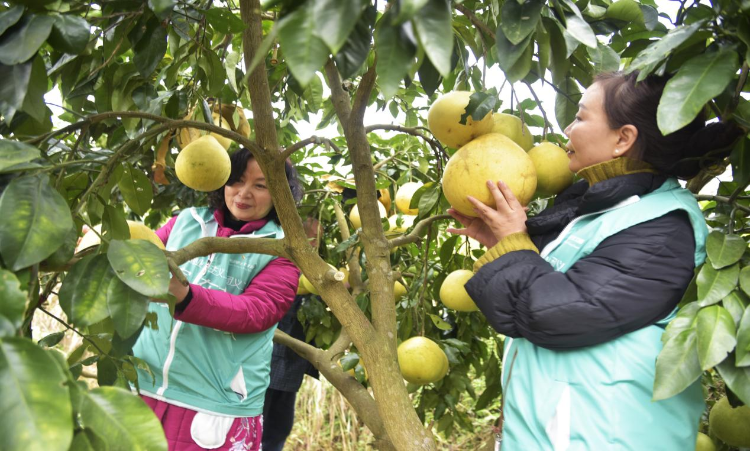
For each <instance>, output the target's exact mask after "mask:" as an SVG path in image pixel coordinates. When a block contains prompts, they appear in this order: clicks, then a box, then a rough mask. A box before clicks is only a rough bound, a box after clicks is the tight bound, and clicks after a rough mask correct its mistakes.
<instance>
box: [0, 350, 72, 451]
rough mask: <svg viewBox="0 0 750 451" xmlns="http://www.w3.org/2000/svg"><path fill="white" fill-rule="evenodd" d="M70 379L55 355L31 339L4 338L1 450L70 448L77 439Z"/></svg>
mask: <svg viewBox="0 0 750 451" xmlns="http://www.w3.org/2000/svg"><path fill="white" fill-rule="evenodd" d="M66 379H67V378H66V376H65V374H64V373H63V372H62V371H61V370H60V367H59V366H58V365H57V363H55V361H54V360H53V358H52V356H51V355H49V354H48V353H47V352H45V351H44V350H43V349H42V348H40V347H39V346H37V345H36V344H34V343H33V342H32V341H31V340H28V339H26V338H3V339H2V340H0V393H2V394H3V395H2V396H0V411H2V412H3V421H0V443H2V448H3V449H7V450H24V451H66V450H67V449H68V446H70V442H71V440H72V439H73V412H72V407H71V404H70V395H69V392H68V388H67V387H66V386H65V381H66Z"/></svg>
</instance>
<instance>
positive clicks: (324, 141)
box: [281, 136, 341, 160]
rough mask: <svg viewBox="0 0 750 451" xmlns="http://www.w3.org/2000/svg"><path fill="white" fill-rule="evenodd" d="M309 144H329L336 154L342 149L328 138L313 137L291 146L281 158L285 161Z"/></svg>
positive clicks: (284, 151)
mask: <svg viewBox="0 0 750 451" xmlns="http://www.w3.org/2000/svg"><path fill="white" fill-rule="evenodd" d="M309 144H327V145H329V146H330V147H331V148H333V150H334V151H335V152H336V153H341V149H339V147H338V146H337V145H336V144H334V143H333V141H331V140H330V139H328V138H320V137H318V136H311V137H309V138H306V139H303V140H302V141H297V142H296V143H294V144H292V145H291V146H289V147H287V148H286V149H284V150H283V151H282V152H281V158H282V159H284V160H286V159H287V158H289V157H290V156H291V155H292V154H293V153H294V152H296V151H298V150H300V149H302V148H303V147H305V146H307V145H309Z"/></svg>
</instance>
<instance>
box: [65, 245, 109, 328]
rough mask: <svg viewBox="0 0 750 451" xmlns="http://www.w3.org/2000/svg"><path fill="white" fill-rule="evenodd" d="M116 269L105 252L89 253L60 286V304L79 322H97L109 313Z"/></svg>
mask: <svg viewBox="0 0 750 451" xmlns="http://www.w3.org/2000/svg"><path fill="white" fill-rule="evenodd" d="M113 278H115V274H114V271H112V268H111V267H110V265H109V262H108V261H107V257H106V256H105V255H88V256H86V257H84V258H83V259H81V260H80V261H78V263H76V264H75V265H74V266H73V268H71V270H70V272H68V275H67V276H66V277H65V279H64V280H63V283H62V287H60V293H59V298H60V307H62V309H63V311H64V312H65V314H66V315H68V319H69V320H70V321H71V322H72V323H74V324H76V325H78V326H87V325H90V324H95V323H98V322H99V321H101V320H103V319H104V318H106V317H107V316H109V311H108V310H107V290H108V289H109V284H110V282H111V281H112V279H113Z"/></svg>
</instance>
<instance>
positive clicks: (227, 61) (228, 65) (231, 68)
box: [224, 52, 240, 112]
mask: <svg viewBox="0 0 750 451" xmlns="http://www.w3.org/2000/svg"><path fill="white" fill-rule="evenodd" d="M239 62H240V54H239V53H237V52H229V54H228V55H227V57H226V58H224V69H225V70H226V72H227V81H228V82H229V86H231V87H232V90H233V91H234V92H235V93H239V92H240V88H239V86H237V64H238V63H239ZM235 112H236V111H235Z"/></svg>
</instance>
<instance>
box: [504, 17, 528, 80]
mask: <svg viewBox="0 0 750 451" xmlns="http://www.w3.org/2000/svg"><path fill="white" fill-rule="evenodd" d="M530 41H531V35H529V36H527V37H526V39H524V40H523V41H521V42H520V43H518V44H513V43H512V42H510V41H509V40H508V38H506V37H505V32H504V31H503V27H498V28H497V32H496V33H495V44H496V45H495V56H496V57H497V63H498V64H499V65H500V69H502V70H503V72H506V73H507V72H508V71H510V70H511V68H513V65H514V64H516V61H518V59H519V58H521V55H523V51H524V50H526V47H528V46H529V43H530Z"/></svg>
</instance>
